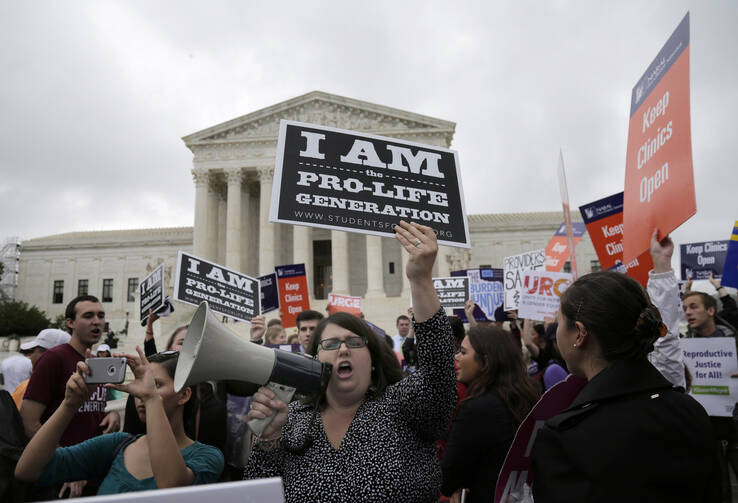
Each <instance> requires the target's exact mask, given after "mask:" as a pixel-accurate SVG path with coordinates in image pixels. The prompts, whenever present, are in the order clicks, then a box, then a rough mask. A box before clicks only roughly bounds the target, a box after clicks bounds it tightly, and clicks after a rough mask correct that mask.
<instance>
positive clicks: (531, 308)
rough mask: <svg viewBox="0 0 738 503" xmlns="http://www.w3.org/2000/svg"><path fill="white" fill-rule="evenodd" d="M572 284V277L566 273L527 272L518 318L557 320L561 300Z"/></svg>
mask: <svg viewBox="0 0 738 503" xmlns="http://www.w3.org/2000/svg"><path fill="white" fill-rule="evenodd" d="M571 282H572V275H571V274H569V273H565V272H552V271H536V272H527V273H525V276H524V278H523V289H522V295H521V297H520V307H519V308H518V318H525V319H528V320H538V321H544V320H545V319H546V318H555V317H556V311H558V310H559V298H560V297H561V295H562V294H563V293H564V292H565V291H566V289H567V288H568V287H569V285H570V284H571Z"/></svg>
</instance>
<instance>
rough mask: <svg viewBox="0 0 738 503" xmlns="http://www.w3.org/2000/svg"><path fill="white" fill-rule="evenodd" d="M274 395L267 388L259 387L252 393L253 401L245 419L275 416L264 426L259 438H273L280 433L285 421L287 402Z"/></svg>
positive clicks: (287, 409) (287, 411) (287, 410)
mask: <svg viewBox="0 0 738 503" xmlns="http://www.w3.org/2000/svg"><path fill="white" fill-rule="evenodd" d="M275 397H276V395H275V394H274V392H273V391H272V390H270V389H269V388H265V387H263V386H262V387H261V388H259V391H257V392H256V393H254V401H253V402H252V403H251V410H249V413H248V415H247V416H246V418H247V420H249V421H250V420H252V419H264V418H265V417H270V416H272V415H274V414H276V416H275V417H274V419H273V420H272V422H271V423H269V425H268V426H267V427H266V428H264V431H263V432H262V433H261V437H260V438H261V439H263V440H274V439H275V438H278V437H279V436H280V435H281V434H282V426H284V424H285V423H286V422H287V414H288V413H289V408H288V407H287V404H286V403H285V402H283V401H282V400H280V399H278V398H277V399H275Z"/></svg>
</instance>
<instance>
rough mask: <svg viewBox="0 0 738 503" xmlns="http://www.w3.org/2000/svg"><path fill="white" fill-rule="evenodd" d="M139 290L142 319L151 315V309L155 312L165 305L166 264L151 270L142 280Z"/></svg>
mask: <svg viewBox="0 0 738 503" xmlns="http://www.w3.org/2000/svg"><path fill="white" fill-rule="evenodd" d="M138 287H139V292H140V294H141V296H140V299H139V306H140V308H141V321H143V320H145V319H146V318H148V317H149V310H151V312H152V313H155V312H156V311H157V310H158V309H159V308H160V307H161V306H163V305H164V264H159V267H157V268H156V269H154V270H153V271H151V274H149V275H148V276H146V277H145V278H144V280H143V281H142V282H141V284H140V285H138Z"/></svg>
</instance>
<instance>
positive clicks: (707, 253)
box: [680, 241, 730, 280]
mask: <svg viewBox="0 0 738 503" xmlns="http://www.w3.org/2000/svg"><path fill="white" fill-rule="evenodd" d="M728 243H730V241H705V242H704V243H687V244H683V245H681V246H680V254H681V258H682V279H683V280H688V279H709V277H710V273H712V274H713V276H714V277H715V278H719V277H720V276H721V275H722V274H723V268H724V267H725V258H726V257H727V255H728Z"/></svg>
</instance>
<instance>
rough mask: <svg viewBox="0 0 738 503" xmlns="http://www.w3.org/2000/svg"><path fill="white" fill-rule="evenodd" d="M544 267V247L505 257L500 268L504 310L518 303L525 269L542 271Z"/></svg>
mask: <svg viewBox="0 0 738 503" xmlns="http://www.w3.org/2000/svg"><path fill="white" fill-rule="evenodd" d="M545 268H546V250H545V248H541V249H540V250H533V251H529V252H525V253H519V254H518V255H511V256H509V257H505V262H504V264H503V268H502V269H503V271H504V273H503V274H504V278H505V281H504V286H505V311H511V310H514V309H517V308H518V306H519V305H520V290H521V289H522V288H523V274H524V273H525V272H526V271H543V270H545Z"/></svg>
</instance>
